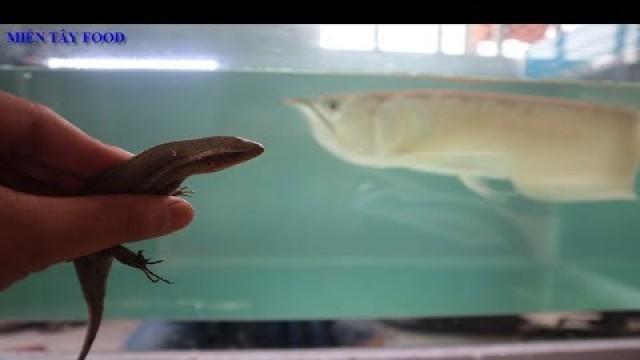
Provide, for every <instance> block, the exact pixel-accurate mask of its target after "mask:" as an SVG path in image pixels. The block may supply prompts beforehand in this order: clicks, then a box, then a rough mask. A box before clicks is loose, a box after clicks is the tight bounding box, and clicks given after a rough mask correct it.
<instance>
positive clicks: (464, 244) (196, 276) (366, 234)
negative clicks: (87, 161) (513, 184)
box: [0, 70, 640, 319]
mask: <svg viewBox="0 0 640 360" xmlns="http://www.w3.org/2000/svg"><path fill="white" fill-rule="evenodd" d="M407 88H448V89H465V90H491V91H502V92H508V93H520V94H531V95H545V96H556V97H561V98H570V99H582V100H589V101H597V102H601V103H609V104H613V105H621V106H625V107H630V108H634V109H637V107H640V87H635V86H631V85H613V84H599V85H592V84H584V83H582V84H581V83H551V82H547V83H531V82H515V81H469V80H455V79H444V78H442V79H436V78H426V77H422V78H418V77H413V78H412V77H402V76H383V75H378V76H373V75H372V76H366V75H345V74H342V75H339V74H311V73H308V74H300V73H297V74H296V73H257V72H244V73H243V72H214V73H200V72H134V71H122V72H113V71H109V72H106V71H95V72H94V71H44V70H34V71H25V70H4V71H0V89H2V90H5V91H9V92H12V93H14V94H17V95H21V96H24V97H27V98H30V99H33V100H35V101H38V102H40V103H43V104H46V105H48V106H49V107H51V108H53V109H54V110H56V111H57V112H59V113H61V114H62V115H63V116H65V117H66V118H67V119H69V120H70V121H72V122H73V123H75V124H76V125H78V126H79V127H81V128H82V129H84V130H85V131H87V132H88V133H90V134H91V135H93V136H95V137H97V138H100V139H101V140H103V141H105V142H109V143H112V144H116V145H118V146H121V147H123V148H126V149H128V150H130V151H133V152H137V151H140V150H142V149H144V148H147V147H149V146H152V145H155V144H157V143H160V142H164V141H169V140H175V139H181V138H190V137H198V136H206V135H220V134H231V135H239V136H243V137H247V138H250V139H253V140H256V141H258V142H261V143H263V144H264V145H265V147H266V152H265V153H264V155H263V156H261V157H260V158H258V159H256V160H253V161H251V162H249V163H247V164H243V165H242V166H239V167H235V168H233V169H230V170H227V171H223V172H221V173H218V174H213V175H209V176H199V177H194V178H191V179H189V181H188V185H189V186H190V188H191V189H192V190H194V191H195V195H194V196H193V197H192V198H191V199H190V201H191V202H192V204H193V206H194V207H195V209H196V218H195V220H194V222H193V223H192V225H191V226H190V227H188V228H187V229H185V230H184V231H181V232H179V233H177V234H174V235H171V236H168V237H165V238H162V239H154V240H150V241H147V242H143V243H137V244H131V245H130V246H129V247H130V248H132V249H134V250H137V249H141V248H143V249H145V252H146V254H147V255H149V256H150V257H152V258H160V259H164V260H165V262H164V263H162V264H160V265H156V267H154V270H156V271H157V272H158V273H159V274H161V275H162V276H165V277H167V278H169V279H171V280H173V281H174V282H175V284H173V285H166V284H153V283H150V282H149V281H147V279H146V278H145V277H144V276H143V274H141V273H138V272H136V271H133V270H131V269H129V268H125V267H123V266H120V265H118V264H116V265H115V266H114V269H113V273H112V276H111V278H110V283H109V290H108V298H107V302H106V306H107V309H106V317H108V318H124V317H137V318H166V319H311V318H356V317H404V316H411V317H414V316H435V315H471V314H511V313H517V312H537V311H565V310H566V311H570V310H580V309H593V310H598V309H603V310H604V309H635V308H638V307H640V279H639V277H638V276H637V275H636V274H638V273H639V270H640V261H639V260H640V203H622V202H620V203H617V202H603V203H594V204H579V205H566V206H551V205H547V204H539V203H533V202H529V201H524V200H522V201H515V202H510V203H507V204H497V203H492V202H490V201H487V200H486V199H484V198H480V197H478V196H477V195H475V194H473V193H472V192H470V191H469V190H467V189H466V188H465V187H464V186H463V185H462V184H460V182H459V181H458V180H456V179H454V178H452V177H447V176H440V175H431V174H424V173H414V172H410V171H406V170H377V169H367V168H361V167H356V166H352V165H350V164H347V163H345V162H343V161H341V160H339V159H337V158H335V157H333V156H332V155H330V154H328V153H326V152H325V151H324V150H323V149H322V148H320V147H319V146H318V145H317V144H316V143H315V142H314V140H313V139H312V137H311V134H310V133H309V130H308V129H307V127H306V123H305V122H304V121H303V118H302V117H301V115H300V114H299V113H298V112H297V111H296V110H294V109H292V108H289V107H287V106H285V105H283V104H281V102H280V100H281V99H282V98H285V97H292V96H312V95H318V94H322V93H330V92H344V91H374V90H376V91H382V90H393V89H407ZM638 110H640V109H638ZM85 316H86V309H85V306H84V303H83V299H82V295H81V293H80V288H79V285H78V283H77V280H76V278H75V274H74V272H73V268H72V266H71V264H69V263H65V264H59V265H56V266H53V267H51V268H49V269H47V270H46V271H44V272H42V273H38V274H34V275H32V276H31V277H29V278H28V279H27V280H25V281H22V282H20V283H18V284H16V285H14V286H12V287H11V288H9V289H8V290H6V291H4V292H2V293H0V317H1V318H20V319H63V318H64V319H67V318H76V319H84V318H85Z"/></svg>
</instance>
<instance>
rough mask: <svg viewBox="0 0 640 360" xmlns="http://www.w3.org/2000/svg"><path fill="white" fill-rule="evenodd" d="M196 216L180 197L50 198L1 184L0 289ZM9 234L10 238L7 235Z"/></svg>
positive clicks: (164, 231) (167, 229)
mask: <svg viewBox="0 0 640 360" xmlns="http://www.w3.org/2000/svg"><path fill="white" fill-rule="evenodd" d="M192 219H193V209H192V208H191V206H190V205H189V203H188V202H187V201H185V200H183V199H181V198H178V197H174V196H153V195H108V196H86V197H46V196H35V195H31V194H25V193H21V192H16V191H13V190H11V189H7V188H4V187H0V225H1V228H2V231H3V236H2V237H0V289H1V288H3V286H2V285H3V281H5V277H6V276H7V275H6V273H11V272H13V273H14V274H13V276H12V275H8V276H9V278H11V277H13V278H14V279H13V280H11V279H9V282H13V281H15V280H18V279H20V278H23V277H25V276H26V275H28V274H29V273H31V272H36V271H41V270H43V269H45V268H46V267H48V266H50V265H52V264H55V263H58V262H62V261H66V260H72V259H74V258H77V257H80V256H83V255H87V254H90V253H93V252H96V251H100V250H103V249H106V248H109V247H111V246H115V245H119V244H122V243H126V242H131V241H138V240H144V239H149V238H154V237H159V236H163V235H167V234H169V233H172V232H175V231H177V230H180V229H182V228H184V227H186V226H187V225H188V224H189V223H190V222H191V221H192ZM6 235H8V236H6Z"/></svg>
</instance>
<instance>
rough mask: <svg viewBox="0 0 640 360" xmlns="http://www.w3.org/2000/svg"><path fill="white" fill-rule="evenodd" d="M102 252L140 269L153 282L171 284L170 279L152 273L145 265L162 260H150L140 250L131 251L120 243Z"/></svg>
mask: <svg viewBox="0 0 640 360" xmlns="http://www.w3.org/2000/svg"><path fill="white" fill-rule="evenodd" d="M104 252H106V253H107V254H108V255H110V256H112V257H113V258H114V259H116V260H118V262H120V263H122V264H124V265H127V266H130V267H132V268H136V269H139V270H141V271H142V272H143V273H144V274H145V275H146V276H147V278H148V279H149V280H151V281H152V282H154V283H155V282H158V281H163V282H166V283H168V284H173V283H172V282H171V281H169V280H167V279H165V278H163V277H162V276H160V275H158V274H156V273H154V272H153V271H151V270H149V268H148V267H147V265H153V264H158V263H161V262H162V261H163V260H155V261H151V260H150V259H147V258H145V257H144V255H142V250H140V251H138V252H137V253H134V252H133V251H131V250H129V249H127V248H126V247H124V246H122V245H118V246H114V247H112V248H109V249H106V250H104Z"/></svg>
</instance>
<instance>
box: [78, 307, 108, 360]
mask: <svg viewBox="0 0 640 360" xmlns="http://www.w3.org/2000/svg"><path fill="white" fill-rule="evenodd" d="M103 311H104V303H103V301H94V302H92V303H91V305H89V322H88V324H87V332H86V334H85V336H84V342H83V343H82V349H81V350H80V354H79V355H78V360H84V359H85V358H86V357H87V355H88V354H89V351H90V350H91V347H92V346H93V341H94V340H95V339H96V336H97V335H98V329H100V322H101V321H102V313H103Z"/></svg>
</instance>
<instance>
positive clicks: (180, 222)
mask: <svg viewBox="0 0 640 360" xmlns="http://www.w3.org/2000/svg"><path fill="white" fill-rule="evenodd" d="M165 205H166V209H167V219H166V222H165V225H164V226H163V228H162V233H163V234H168V233H172V232H174V231H177V230H180V229H182V228H184V227H186V226H187V225H189V224H190V223H191V220H193V209H192V208H191V205H189V203H188V202H187V201H186V200H184V199H181V198H179V197H175V196H170V197H169V198H167V199H166V200H165Z"/></svg>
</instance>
